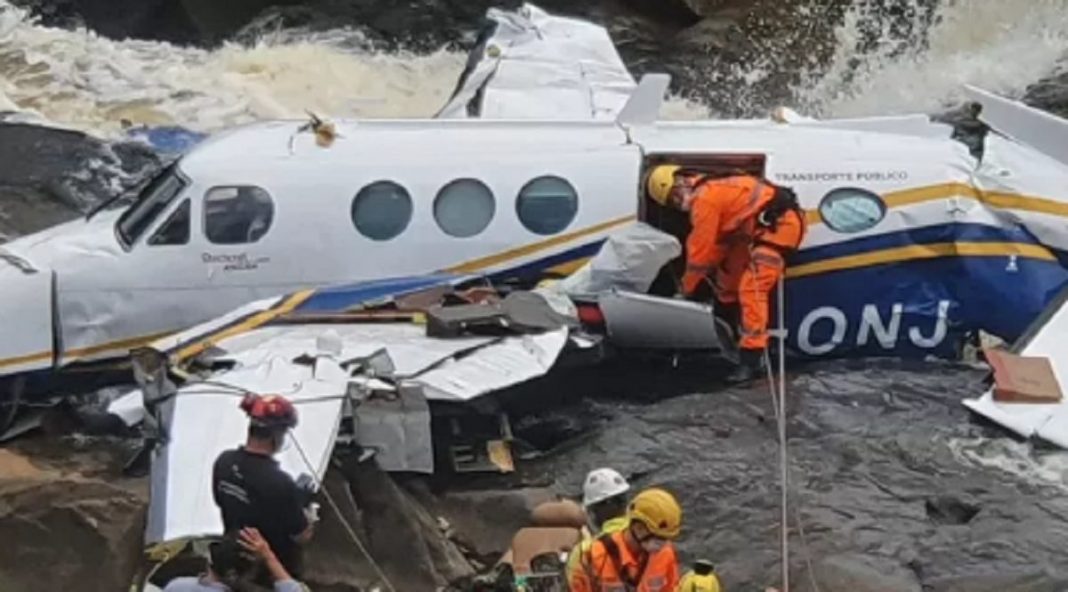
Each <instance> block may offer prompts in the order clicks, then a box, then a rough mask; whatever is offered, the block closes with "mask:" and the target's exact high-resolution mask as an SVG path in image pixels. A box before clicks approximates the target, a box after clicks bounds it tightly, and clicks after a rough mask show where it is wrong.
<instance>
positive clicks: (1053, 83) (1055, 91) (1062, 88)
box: [1023, 70, 1068, 118]
mask: <svg viewBox="0 0 1068 592" xmlns="http://www.w3.org/2000/svg"><path fill="white" fill-rule="evenodd" d="M1023 101H1024V102H1025V103H1027V104H1028V105H1031V106H1032V107H1037V108H1039V109H1043V110H1045V111H1049V112H1050V113H1053V114H1055V115H1058V116H1060V117H1066V118H1068V70H1066V71H1061V72H1059V73H1057V74H1055V75H1053V76H1050V77H1048V78H1045V79H1043V80H1040V81H1038V82H1036V83H1034V84H1032V85H1031V86H1029V87H1027V90H1026V91H1025V92H1024V96H1023Z"/></svg>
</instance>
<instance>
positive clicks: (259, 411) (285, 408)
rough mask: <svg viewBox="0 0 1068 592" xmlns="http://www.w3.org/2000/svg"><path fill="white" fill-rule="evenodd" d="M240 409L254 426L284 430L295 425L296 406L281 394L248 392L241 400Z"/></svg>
mask: <svg viewBox="0 0 1068 592" xmlns="http://www.w3.org/2000/svg"><path fill="white" fill-rule="evenodd" d="M241 410H242V411H244V412H245V413H246V414H247V415H248V419H249V421H250V422H251V423H252V425H254V426H256V427H260V428H268V429H286V430H288V429H290V428H295V427H297V408H296V407H294V406H293V404H292V403H290V402H289V401H288V400H287V399H286V398H285V397H283V396H281V395H257V394H255V393H249V394H247V395H245V398H244V399H242V400H241Z"/></svg>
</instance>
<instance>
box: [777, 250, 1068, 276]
mask: <svg viewBox="0 0 1068 592" xmlns="http://www.w3.org/2000/svg"><path fill="white" fill-rule="evenodd" d="M1011 255H1016V256H1019V257H1024V258H1027V259H1040V260H1043V261H1056V260H1057V258H1056V257H1054V255H1053V252H1052V251H1050V250H1049V249H1047V248H1045V247H1042V246H1039V245H1032V244H1027V243H1010V242H955V243H932V244H926V245H908V246H904V247H894V248H892V249H881V250H878V251H870V252H867V253H861V254H859V255H845V256H842V257H835V258H833V259H824V260H823V261H813V262H811V263H802V264H801V265H792V266H790V267H789V268H788V269H787V270H786V277H787V278H788V279H791V278H799V277H806V276H811V275H819V274H822V273H830V272H833V271H843V270H847V269H856V268H858V267H871V266H875V265H885V264H888V263H901V262H904V261H916V260H921V259H935V258H938V257H1008V256H1011Z"/></svg>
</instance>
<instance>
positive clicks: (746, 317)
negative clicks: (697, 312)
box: [716, 210, 805, 350]
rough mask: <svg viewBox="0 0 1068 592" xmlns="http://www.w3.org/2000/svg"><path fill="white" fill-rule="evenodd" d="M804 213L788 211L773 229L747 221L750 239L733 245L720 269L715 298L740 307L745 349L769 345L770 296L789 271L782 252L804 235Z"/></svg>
mask: <svg viewBox="0 0 1068 592" xmlns="http://www.w3.org/2000/svg"><path fill="white" fill-rule="evenodd" d="M803 216H804V215H803V214H801V213H800V212H797V211H795V210H787V211H786V212H785V213H783V214H782V216H781V217H780V218H779V220H778V222H777V223H776V225H775V229H774V230H772V229H770V228H765V227H762V226H759V225H757V224H756V221H755V220H754V219H750V220H748V221H747V222H746V226H747V230H748V232H747V234H749V235H750V236H751V241H750V242H745V243H737V244H734V245H732V246H731V249H730V251H729V252H728V254H727V256H726V259H725V261H724V262H723V265H722V266H721V267H720V268H719V270H718V271H717V274H716V299H717V300H718V301H719V302H720V303H721V304H734V303H738V304H739V305H740V308H741V333H742V337H741V340H740V343H739V346H740V347H741V348H742V349H750V350H763V349H765V348H766V347H767V346H768V316H769V314H770V312H771V311H770V308H769V307H768V296H769V294H770V293H771V291H772V290H773V289H774V288H775V285H776V284H777V283H778V282H779V281H780V280H781V279H782V277H783V273H784V272H785V270H786V262H785V260H784V259H783V255H784V254H786V253H790V252H792V251H795V250H797V248H798V247H799V246H800V245H801V241H802V240H803V239H804V238H805V220H804V217H803Z"/></svg>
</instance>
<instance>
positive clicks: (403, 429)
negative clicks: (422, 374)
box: [353, 384, 434, 474]
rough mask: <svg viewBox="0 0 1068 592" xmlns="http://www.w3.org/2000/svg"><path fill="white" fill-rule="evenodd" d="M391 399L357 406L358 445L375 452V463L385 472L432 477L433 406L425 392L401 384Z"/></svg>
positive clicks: (382, 396) (377, 397)
mask: <svg viewBox="0 0 1068 592" xmlns="http://www.w3.org/2000/svg"><path fill="white" fill-rule="evenodd" d="M391 395H392V396H389V395H388V394H384V393H380V394H376V395H374V396H372V397H368V398H366V399H364V400H362V401H360V403H359V405H357V406H356V409H355V411H354V412H353V417H354V421H355V431H356V441H357V442H358V443H359V444H360V446H362V447H364V448H366V449H368V450H373V451H374V452H375V462H377V463H378V466H379V467H381V468H382V469H383V470H385V471H410V472H416V473H427V474H429V473H433V472H434V447H433V441H432V439H431V433H430V406H429V405H427V401H426V397H425V396H424V395H423V389H422V388H421V387H420V386H418V385H414V384H402V385H401V386H400V388H399V389H397V390H396V391H395V392H394V393H391Z"/></svg>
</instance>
